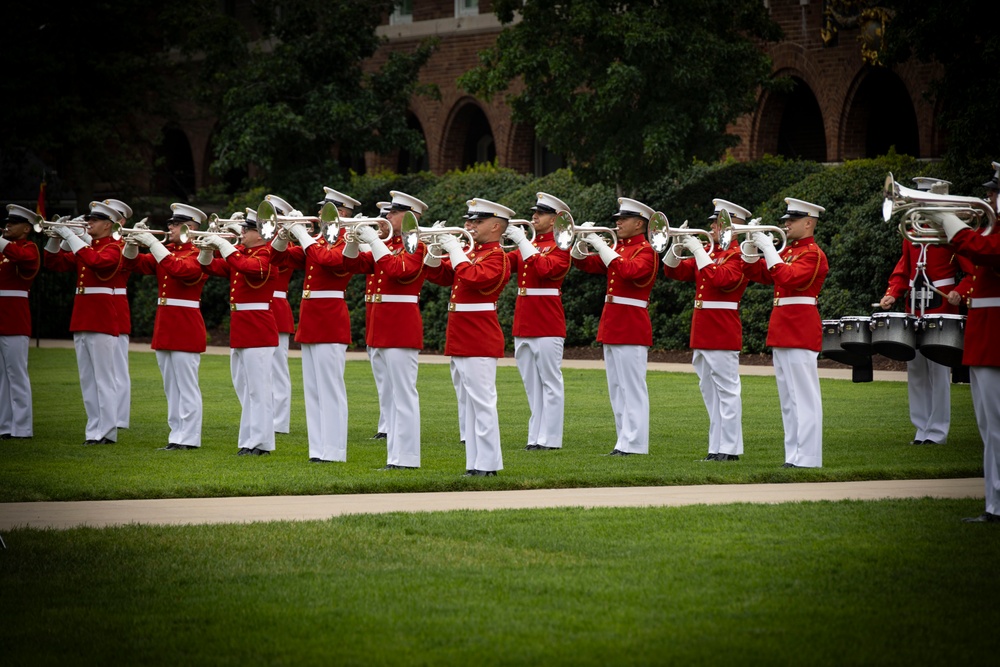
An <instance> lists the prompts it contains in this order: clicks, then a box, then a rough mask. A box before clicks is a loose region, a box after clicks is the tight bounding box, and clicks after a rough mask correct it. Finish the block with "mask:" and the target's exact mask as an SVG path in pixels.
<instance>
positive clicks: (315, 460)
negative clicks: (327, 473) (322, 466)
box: [309, 457, 323, 463]
mask: <svg viewBox="0 0 1000 667" xmlns="http://www.w3.org/2000/svg"><path fill="white" fill-rule="evenodd" d="M322 462H323V459H318V458H316V457H312V458H311V459H309V463H322Z"/></svg>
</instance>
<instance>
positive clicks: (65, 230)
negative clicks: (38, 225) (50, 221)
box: [50, 225, 75, 240]
mask: <svg viewBox="0 0 1000 667" xmlns="http://www.w3.org/2000/svg"><path fill="white" fill-rule="evenodd" d="M50 229H52V231H54V232H55V233H56V234H58V235H59V236H61V237H62V238H63V239H67V240H68V239H69V237H71V236H75V234H73V230H72V229H70V228H69V227H68V226H67V225H54V226H52V227H51V228H50Z"/></svg>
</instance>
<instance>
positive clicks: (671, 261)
mask: <svg viewBox="0 0 1000 667" xmlns="http://www.w3.org/2000/svg"><path fill="white" fill-rule="evenodd" d="M661 259H662V260H663V263H664V264H666V265H667V266H669V267H670V268H671V269H675V268H677V265H678V264H680V263H681V258H680V257H678V256H677V255H676V254H675V253H674V251H673V249H672V248H667V251H666V252H665V253H663V257H662V258H661Z"/></svg>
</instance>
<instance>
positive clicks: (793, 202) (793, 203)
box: [781, 197, 826, 220]
mask: <svg viewBox="0 0 1000 667" xmlns="http://www.w3.org/2000/svg"><path fill="white" fill-rule="evenodd" d="M785 204H786V205H787V206H788V213H786V214H785V215H783V216H781V219H782V220H784V219H785V218H819V214H820V213H823V212H825V211H826V209H825V208H823V207H822V206H819V205H818V204H810V203H809V202H807V201H802V200H801V199H793V198H791V197H785Z"/></svg>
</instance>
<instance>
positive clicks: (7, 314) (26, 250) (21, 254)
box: [0, 239, 42, 336]
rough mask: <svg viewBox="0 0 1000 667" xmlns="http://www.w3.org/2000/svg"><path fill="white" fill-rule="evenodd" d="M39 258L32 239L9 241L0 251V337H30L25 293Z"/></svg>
mask: <svg viewBox="0 0 1000 667" xmlns="http://www.w3.org/2000/svg"><path fill="white" fill-rule="evenodd" d="M41 266H42V258H41V257H40V256H39V253H38V246H37V245H35V243H34V242H33V241H29V240H28V239H21V240H20V241H9V242H8V243H7V247H5V248H4V249H3V252H0V313H3V316H2V317H0V336H30V335H31V309H30V308H29V305H28V294H29V293H30V292H31V283H32V282H34V280H35V276H37V275H38V270H39V269H40V268H41Z"/></svg>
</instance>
